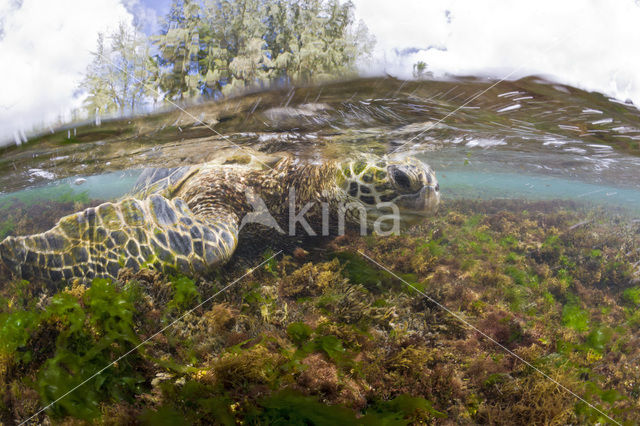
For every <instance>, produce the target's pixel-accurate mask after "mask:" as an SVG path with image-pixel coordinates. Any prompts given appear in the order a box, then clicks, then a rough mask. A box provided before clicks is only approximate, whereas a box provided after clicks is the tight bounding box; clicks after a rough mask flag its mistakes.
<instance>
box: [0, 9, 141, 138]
mask: <svg viewBox="0 0 640 426" xmlns="http://www.w3.org/2000/svg"><path fill="white" fill-rule="evenodd" d="M132 19H133V16H132V15H131V14H130V13H129V12H128V11H127V9H126V8H125V7H124V6H123V5H122V4H121V2H120V1H119V0H91V1H87V0H55V1H51V0H23V1H17V0H0V23H1V25H2V28H3V31H2V32H3V36H2V38H0V64H2V65H1V66H0V144H1V142H2V141H6V140H7V139H8V140H9V141H12V140H13V134H14V132H16V131H20V130H23V131H25V130H26V131H28V130H30V129H31V128H32V127H34V126H36V127H40V126H41V125H42V124H43V123H49V122H51V121H53V120H55V119H57V118H58V117H59V116H67V117H68V116H69V113H70V111H71V109H72V108H73V107H76V106H78V104H79V103H80V99H78V98H77V97H74V92H76V89H77V86H78V83H79V81H80V80H81V78H82V74H83V72H84V71H85V69H86V67H87V65H88V64H89V63H90V61H91V54H90V52H91V51H93V50H94V49H95V47H96V41H97V35H98V32H101V31H103V32H104V31H106V30H108V29H110V28H114V27H115V26H117V24H118V23H119V22H126V23H131V22H132Z"/></svg>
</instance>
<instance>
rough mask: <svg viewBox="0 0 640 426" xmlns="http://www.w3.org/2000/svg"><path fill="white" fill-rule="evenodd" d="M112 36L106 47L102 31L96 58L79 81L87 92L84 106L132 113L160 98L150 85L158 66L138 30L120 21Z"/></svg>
mask: <svg viewBox="0 0 640 426" xmlns="http://www.w3.org/2000/svg"><path fill="white" fill-rule="evenodd" d="M109 39H110V40H111V43H110V45H109V47H108V48H107V47H106V46H105V38H104V34H99V36H98V46H97V49H96V52H93V61H92V62H91V64H90V65H89V67H88V68H87V73H86V75H85V77H84V79H83V80H82V82H81V83H80V87H81V88H82V89H84V90H86V91H87V93H88V96H87V99H86V100H85V104H84V106H85V108H86V109H87V110H88V111H89V112H90V113H93V112H96V113H100V114H105V113H113V112H119V113H121V114H124V113H133V112H135V111H136V110H138V109H139V108H140V107H141V106H142V105H144V104H145V103H146V102H148V101H149V100H150V99H153V98H156V97H157V94H154V93H153V90H150V89H149V86H153V85H154V84H155V79H156V78H157V77H156V75H157V72H158V68H157V65H156V64H155V63H154V61H153V59H152V58H151V57H150V56H149V45H148V43H147V41H146V39H145V38H144V37H143V36H142V35H141V34H140V33H139V32H138V31H136V30H135V29H133V30H132V29H130V28H129V27H127V26H126V25H125V24H123V23H121V24H120V25H119V26H118V28H117V30H116V31H115V32H114V33H112V34H111V35H110V36H109Z"/></svg>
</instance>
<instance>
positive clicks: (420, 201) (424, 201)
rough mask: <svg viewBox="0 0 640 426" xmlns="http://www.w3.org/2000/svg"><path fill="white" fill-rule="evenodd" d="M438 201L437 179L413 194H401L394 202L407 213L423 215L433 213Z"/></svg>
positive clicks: (438, 188)
mask: <svg viewBox="0 0 640 426" xmlns="http://www.w3.org/2000/svg"><path fill="white" fill-rule="evenodd" d="M439 203H440V186H439V185H438V182H437V181H435V180H434V181H433V183H431V184H429V185H424V186H423V187H422V188H421V189H420V190H419V191H418V192H416V193H414V194H408V195H403V196H401V197H399V198H398V199H397V200H396V204H397V205H398V207H400V208H401V209H402V210H403V214H404V213H405V212H406V213H407V214H408V215H419V216H424V215H426V214H429V213H433V212H434V211H435V210H436V209H437V208H438V204H439Z"/></svg>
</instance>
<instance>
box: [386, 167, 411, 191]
mask: <svg viewBox="0 0 640 426" xmlns="http://www.w3.org/2000/svg"><path fill="white" fill-rule="evenodd" d="M390 173H391V177H392V178H393V181H394V182H395V183H396V185H398V186H399V187H400V188H402V189H411V180H410V179H409V176H408V175H407V174H406V173H405V172H403V171H402V170H400V169H399V168H397V167H394V168H392V169H391V170H390Z"/></svg>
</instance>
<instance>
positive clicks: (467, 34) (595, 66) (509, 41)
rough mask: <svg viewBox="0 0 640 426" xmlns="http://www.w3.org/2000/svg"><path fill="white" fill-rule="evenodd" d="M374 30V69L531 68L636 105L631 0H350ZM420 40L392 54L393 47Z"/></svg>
mask: <svg viewBox="0 0 640 426" xmlns="http://www.w3.org/2000/svg"><path fill="white" fill-rule="evenodd" d="M354 3H355V4H356V14H357V16H358V17H359V18H362V19H363V20H364V21H365V23H366V24H367V25H368V26H369V29H370V31H371V32H372V33H373V34H374V35H375V36H376V38H377V40H378V46H377V49H376V54H375V64H374V69H375V71H377V72H382V71H386V72H388V73H390V74H392V75H396V76H398V77H401V78H406V77H410V76H411V72H412V65H413V64H414V63H415V62H417V61H419V60H422V61H424V62H426V63H427V64H428V66H429V69H430V70H431V71H433V72H434V73H435V74H436V75H443V74H445V73H449V74H457V75H488V76H492V77H497V78H502V77H504V76H505V75H507V74H509V73H511V72H514V71H515V72H514V73H513V75H512V76H511V77H512V78H516V77H521V76H524V75H530V74H542V75H547V76H550V77H552V78H554V79H556V80H558V81H561V82H564V83H567V84H571V85H573V86H577V87H582V88H585V89H588V90H596V91H600V92H603V93H606V94H609V95H610V96H614V97H617V98H619V99H623V100H625V99H627V98H630V99H632V100H633V101H634V102H635V103H636V105H640V73H639V72H638V71H637V70H638V69H640V55H638V54H637V52H638V46H640V25H639V24H638V23H639V22H640V5H638V4H637V3H636V2H634V1H632V0H620V1H616V2H612V1H607V0H592V1H588V2H585V1H584V0H538V1H527V2H521V1H517V2H508V1H504V0H502V1H501V0H469V1H455V0H429V1H416V0H393V1H388V0H355V2H354ZM413 47H415V48H421V49H427V48H429V47H432V48H431V49H429V50H420V51H417V52H414V53H408V54H404V55H398V54H397V53H396V51H397V50H398V49H405V48H413ZM438 47H440V48H445V49H446V50H439V49H438Z"/></svg>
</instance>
